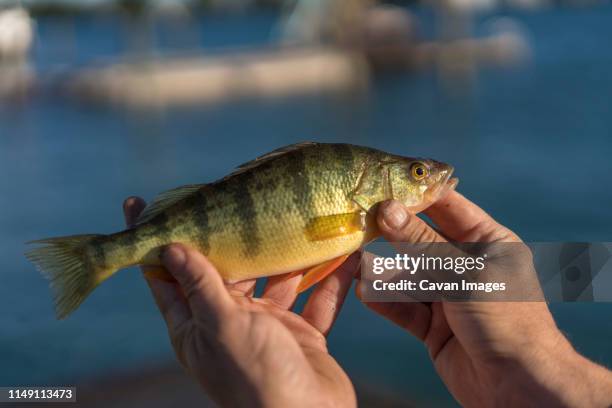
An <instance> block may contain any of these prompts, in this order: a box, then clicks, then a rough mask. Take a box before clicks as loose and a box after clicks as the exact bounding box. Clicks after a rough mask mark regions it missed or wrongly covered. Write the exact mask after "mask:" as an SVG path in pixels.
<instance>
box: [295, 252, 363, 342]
mask: <svg viewBox="0 0 612 408" xmlns="http://www.w3.org/2000/svg"><path fill="white" fill-rule="evenodd" d="M360 262H361V252H359V251H358V252H355V253H353V254H352V255H351V256H350V257H349V258H348V259H347V260H346V261H345V262H344V263H343V264H342V265H341V266H340V267H339V268H338V269H337V270H336V271H335V272H334V273H332V274H331V275H329V276H328V277H327V278H325V279H324V280H323V281H322V282H321V283H319V284H318V285H317V287H316V288H315V290H314V291H313V293H312V295H310V297H309V298H308V301H307V302H306V305H305V306H304V311H303V312H302V317H303V318H304V319H305V320H306V321H308V322H309V323H310V324H311V325H312V326H313V327H315V328H316V329H317V330H319V331H320V332H321V333H322V334H324V335H327V334H328V333H329V331H330V330H331V328H332V325H333V324H334V321H335V320H336V317H337V316H338V313H340V309H341V308H342V304H343V303H344V299H345V298H346V294H347V293H348V291H349V289H350V287H351V284H352V282H353V277H354V276H355V274H356V271H357V270H358V269H359V265H360Z"/></svg>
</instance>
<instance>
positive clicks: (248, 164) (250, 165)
mask: <svg viewBox="0 0 612 408" xmlns="http://www.w3.org/2000/svg"><path fill="white" fill-rule="evenodd" d="M317 144H318V143H316V142H300V143H295V144H292V145H289V146H284V147H281V148H278V149H276V150H272V151H271V152H269V153H266V154H264V155H263V156H259V157H257V158H256V159H253V160H251V161H248V162H246V163H243V164H241V165H240V166H238V167H236V169H235V170H234V171H233V172H231V173H230V174H228V175H227V176H225V177H224V178H223V179H227V178H229V177H233V176H235V175H237V174H240V173H244V172H245V171H249V170H251V169H253V168H255V167H257V166H259V165H261V164H262V163H265V162H267V161H269V160H272V159H274V158H277V157H279V156H282V155H284V154H287V153H289V152H293V151H296V150H300V149H303V148H305V147H309V146H315V145H317Z"/></svg>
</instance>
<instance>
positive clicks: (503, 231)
mask: <svg viewBox="0 0 612 408" xmlns="http://www.w3.org/2000/svg"><path fill="white" fill-rule="evenodd" d="M425 214H427V216H429V217H430V218H431V220H432V221H433V222H434V223H435V224H436V225H437V226H438V227H439V228H440V230H441V231H442V232H443V233H444V234H445V235H446V236H447V237H448V238H450V239H452V240H453V241H459V242H479V241H483V242H490V241H494V240H503V239H507V240H510V241H516V240H518V237H516V235H515V234H514V233H512V232H511V231H509V230H508V229H507V228H505V227H503V226H501V225H500V224H498V223H497V222H496V221H495V220H494V219H493V218H492V217H491V216H490V215H489V214H487V213H486V212H485V211H484V210H483V209H482V208H480V207H479V206H477V205H476V204H474V203H473V202H471V201H470V200H468V199H467V198H465V197H464V196H463V195H461V194H460V193H458V192H456V191H451V192H449V193H448V194H447V195H446V196H444V197H443V198H441V199H440V200H438V201H436V202H435V203H434V204H432V205H431V207H429V208H428V209H426V210H425Z"/></svg>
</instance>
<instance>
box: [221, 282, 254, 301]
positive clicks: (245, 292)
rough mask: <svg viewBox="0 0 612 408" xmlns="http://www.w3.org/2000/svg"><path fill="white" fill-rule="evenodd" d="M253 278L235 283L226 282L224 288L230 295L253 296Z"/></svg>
mask: <svg viewBox="0 0 612 408" xmlns="http://www.w3.org/2000/svg"><path fill="white" fill-rule="evenodd" d="M256 283H257V281H256V280H255V279H248V280H244V281H240V282H236V283H226V284H225V288H226V289H227V291H228V292H229V293H230V295H232V296H247V297H249V296H253V294H254V293H255V284H256Z"/></svg>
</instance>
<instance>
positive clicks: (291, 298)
mask: <svg viewBox="0 0 612 408" xmlns="http://www.w3.org/2000/svg"><path fill="white" fill-rule="evenodd" d="M301 280H302V275H301V274H300V275H296V276H290V277H287V275H279V276H272V277H271V278H268V282H267V284H266V287H265V288H264V291H263V294H262V295H261V298H262V299H267V300H269V301H271V302H273V303H274V304H275V305H276V306H278V307H280V308H282V309H290V308H291V306H293V303H294V302H295V299H296V298H297V291H296V289H297V287H298V285H299V284H300V281H301Z"/></svg>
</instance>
